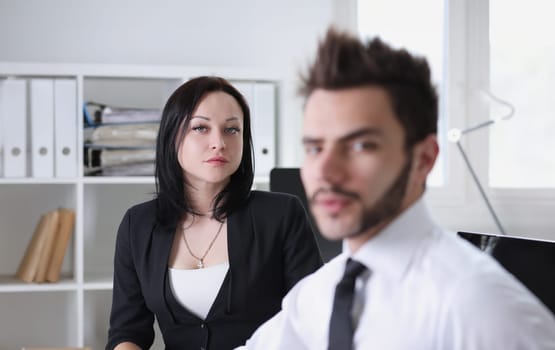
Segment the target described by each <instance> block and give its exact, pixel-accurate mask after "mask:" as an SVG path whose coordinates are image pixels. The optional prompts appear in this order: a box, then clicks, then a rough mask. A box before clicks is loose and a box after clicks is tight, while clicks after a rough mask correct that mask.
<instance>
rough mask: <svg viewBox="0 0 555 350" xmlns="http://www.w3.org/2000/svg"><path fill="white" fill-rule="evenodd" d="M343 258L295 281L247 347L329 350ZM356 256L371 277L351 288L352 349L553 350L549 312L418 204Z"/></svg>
mask: <svg viewBox="0 0 555 350" xmlns="http://www.w3.org/2000/svg"><path fill="white" fill-rule="evenodd" d="M349 256H350V252H349V251H348V250H347V251H345V252H344V253H343V254H341V255H339V256H338V257H336V258H335V259H333V260H332V261H330V262H329V263H327V264H326V265H324V266H323V267H322V268H321V269H320V270H318V271H317V272H315V273H314V274H312V275H310V276H308V277H306V278H304V279H303V280H302V281H300V282H299V283H298V284H297V285H296V286H295V287H294V288H293V289H292V290H291V291H290V292H289V294H288V295H287V296H286V297H285V299H284V301H283V305H282V311H281V312H280V313H278V314H277V315H276V316H274V317H273V318H272V319H270V320H269V321H267V322H266V323H265V324H264V325H262V326H261V327H260V328H259V329H258V330H257V331H256V332H255V334H254V335H253V336H252V338H251V339H250V340H249V341H248V342H247V344H246V346H245V347H244V348H246V349H264V350H271V349H284V350H285V349H287V350H291V349H295V350H297V349H322V350H324V349H327V345H328V327H329V319H330V315H331V310H332V304H333V295H334V290H335V286H336V284H337V282H338V281H339V280H340V279H341V277H342V275H343V272H344V269H345V263H346V260H347V258H348V257H349ZM352 257H353V259H355V260H358V261H360V262H361V263H363V264H364V265H366V266H367V267H368V268H369V270H370V273H368V274H366V275H363V276H361V277H360V278H359V280H358V281H357V284H358V285H357V287H356V289H355V293H357V294H356V295H355V298H356V299H355V303H354V307H355V310H354V312H353V313H354V314H355V315H357V314H358V315H360V319H358V320H357V321H358V327H357V328H356V330H355V335H354V345H355V349H380V350H393V349H395V350H401V349H403V350H405V349H411V350H463V349H465V350H478V349H480V350H492V349H503V350H513V349H514V350H516V349H519V350H524V349H526V350H539V349H551V350H552V349H555V318H554V317H553V315H552V314H551V313H550V312H549V311H548V309H547V308H546V307H545V306H543V304H541V303H540V302H539V301H538V299H537V298H536V297H535V296H533V295H532V294H531V293H530V292H528V291H527V290H526V289H525V288H524V287H523V286H522V285H521V284H520V282H518V281H517V280H516V279H515V278H514V277H513V276H512V275H510V274H508V273H507V272H505V270H503V269H502V267H501V266H500V265H499V264H498V263H497V262H496V261H495V260H493V259H492V258H491V257H490V256H488V255H486V254H484V253H482V252H480V251H479V250H477V249H476V248H474V247H473V246H471V245H470V243H468V242H466V241H465V240H463V239H461V238H459V237H457V236H456V235H455V234H454V233H453V232H445V231H443V230H441V229H440V228H439V227H438V226H437V225H436V224H435V223H434V222H433V221H432V219H431V217H430V215H429V214H428V210H427V208H426V206H425V204H424V202H423V200H419V201H417V202H416V203H415V204H414V205H413V206H412V207H410V208H409V209H408V210H406V211H405V212H404V213H402V214H401V216H400V217H398V218H397V219H396V220H395V221H394V222H392V223H391V224H390V225H389V226H388V227H386V228H385V229H384V230H383V231H382V232H381V233H380V234H379V235H377V236H376V237H374V238H372V239H371V240H369V241H368V242H367V243H365V244H364V245H363V246H362V247H361V248H360V249H359V250H358V251H357V252H356V253H355V254H354V255H353V256H352ZM368 276H369V277H368ZM365 279H366V280H367V282H366V283H365V282H364V281H365Z"/></svg>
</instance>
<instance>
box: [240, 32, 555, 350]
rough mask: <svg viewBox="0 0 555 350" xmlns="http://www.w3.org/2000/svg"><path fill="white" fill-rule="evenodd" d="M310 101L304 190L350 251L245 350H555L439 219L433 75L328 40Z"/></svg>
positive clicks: (494, 268)
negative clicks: (430, 198) (430, 196)
mask: <svg viewBox="0 0 555 350" xmlns="http://www.w3.org/2000/svg"><path fill="white" fill-rule="evenodd" d="M302 92H303V93H304V95H305V96H306V104H305V109H304V114H305V116H304V136H303V144H304V149H305V153H306V155H305V160H304V164H303V166H302V170H301V175H302V180H303V184H304V186H305V190H306V192H307V197H308V198H309V202H310V208H311V210H312V213H313V214H314V217H315V219H316V221H317V223H318V227H319V229H320V231H321V232H322V234H324V235H325V236H326V237H328V238H330V239H343V240H344V243H345V244H344V247H345V251H344V252H343V253H342V254H341V255H339V256H338V257H336V258H335V259H333V260H332V261H330V262H329V263H328V264H326V265H325V266H323V267H322V268H321V269H320V270H318V271H317V272H315V273H314V274H312V275H310V276H308V277H307V278H305V279H303V280H302V281H301V282H299V283H298V284H297V285H296V286H295V287H294V288H293V289H292V290H291V292H290V293H289V294H288V295H287V296H286V297H285V299H284V301H283V307H282V311H281V312H280V313H278V314H277V315H276V316H275V317H274V318H272V319H271V320H269V321H268V322H267V323H265V324H264V325H262V326H261V327H260V328H259V329H258V330H257V331H256V333H255V334H254V335H253V337H252V338H251V339H250V340H249V341H248V342H247V344H246V348H247V349H288V350H289V349H380V350H384V349H410V350H415V349H422V350H430V349H437V350H446V349H484V350H492V349H503V350H507V349H527V350H530V349H555V319H554V317H553V315H552V314H551V313H550V312H549V311H548V310H547V308H546V307H545V306H543V305H542V304H541V303H540V302H539V301H538V300H537V299H536V298H535V297H534V296H533V295H532V294H531V293H530V292H528V291H527V290H526V289H525V288H524V287H523V286H522V285H521V284H520V283H519V282H518V281H517V280H516V279H515V278H513V277H512V276H511V275H509V274H508V273H506V272H505V271H504V270H503V269H502V268H501V267H500V265H499V264H497V262H495V261H494V260H493V259H492V258H491V257H489V256H488V255H486V254H483V253H481V252H480V251H478V250H476V249H475V248H473V247H472V246H470V244H468V243H466V242H465V241H463V240H462V239H459V238H458V237H457V236H456V235H455V234H454V233H452V232H446V231H444V230H442V229H441V228H439V227H438V226H437V225H436V224H435V223H434V221H433V220H432V218H431V217H430V215H429V213H428V211H427V208H426V205H425V203H424V202H423V199H422V195H423V193H424V190H425V183H426V177H427V175H428V174H429V172H430V171H431V169H432V167H433V165H434V162H435V160H436V157H437V154H438V144H437V139H436V132H437V130H436V128H437V126H436V125H437V109H438V108H437V104H438V102H437V95H436V92H435V89H434V87H433V86H432V83H431V81H430V71H429V67H428V64H427V63H426V61H425V60H424V59H421V58H416V57H414V56H412V55H410V54H409V53H408V52H407V51H405V50H394V49H392V48H390V47H389V46H387V45H386V44H384V43H383V42H381V41H380V40H379V39H374V40H372V41H370V42H369V43H368V44H367V45H364V44H363V43H361V42H360V41H359V40H357V39H356V38H354V37H351V36H349V35H348V34H344V33H338V32H335V31H334V30H330V31H329V32H328V34H327V36H326V38H325V40H324V41H323V42H322V43H321V44H320V47H319V51H318V55H317V58H316V61H315V63H314V64H313V66H312V67H311V68H310V70H309V74H308V76H307V77H305V79H304V85H303V87H302Z"/></svg>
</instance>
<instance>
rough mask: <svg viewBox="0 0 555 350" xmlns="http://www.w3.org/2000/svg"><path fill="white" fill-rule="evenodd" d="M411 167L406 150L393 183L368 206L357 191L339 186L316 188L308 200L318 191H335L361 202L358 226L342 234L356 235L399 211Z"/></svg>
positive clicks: (409, 156) (351, 236) (312, 199)
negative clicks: (403, 162) (405, 156)
mask: <svg viewBox="0 0 555 350" xmlns="http://www.w3.org/2000/svg"><path fill="white" fill-rule="evenodd" d="M411 167H412V152H407V161H406V162H405V164H404V165H403V168H402V169H401V171H400V173H399V175H398V176H397V177H396V178H395V181H394V182H393V184H392V185H391V186H390V187H389V189H388V190H387V191H386V192H385V193H384V195H383V196H382V197H381V198H379V199H378V201H377V202H376V203H375V204H374V205H372V206H370V207H364V203H363V201H362V199H361V197H360V196H359V194H358V193H355V192H351V191H346V190H344V189H342V188H341V187H339V186H332V187H331V188H329V189H319V190H317V191H316V192H314V194H313V195H312V196H311V198H310V202H311V203H313V202H314V201H315V198H316V196H317V195H318V194H320V193H336V194H339V195H341V196H344V197H347V198H350V199H352V200H355V201H358V202H359V203H361V205H363V210H362V215H361V218H360V222H359V224H358V226H356V227H355V228H354V229H353V230H351V232H345V233H344V234H343V235H342V236H343V238H353V237H356V236H358V235H361V234H362V233H364V232H366V231H368V230H369V229H372V228H374V227H376V226H378V225H379V224H381V223H383V222H385V221H387V220H389V219H391V218H394V217H395V216H396V215H397V214H398V213H399V211H400V209H401V206H402V204H403V199H404V197H405V193H406V190H407V184H408V180H409V176H410V171H411ZM320 231H322V232H325V230H322V227H320Z"/></svg>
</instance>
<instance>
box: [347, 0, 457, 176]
mask: <svg viewBox="0 0 555 350" xmlns="http://www.w3.org/2000/svg"><path fill="white" fill-rule="evenodd" d="M357 6H358V8H357V24H358V28H357V30H358V34H359V35H360V36H361V37H362V38H363V39H368V38H373V37H376V36H379V37H381V38H382V39H383V40H384V41H385V42H387V43H388V44H390V45H392V46H394V47H398V48H401V47H402V48H406V49H407V50H409V51H410V52H412V53H416V54H418V55H421V56H424V57H426V59H427V60H428V63H429V64H430V67H431V70H432V79H433V81H434V83H435V84H436V86H437V88H438V92H439V94H440V95H443V93H442V92H443V87H444V86H445V75H444V59H443V58H444V47H445V45H444V41H445V37H444V32H445V30H444V15H443V0H421V1H406V0H359V1H358V4H357ZM399 9H402V11H400V10H399ZM440 104H441V105H440V122H439V130H438V132H439V136H440V137H439V142H440V145H443V144H444V143H445V142H446V138H445V137H443V135H445V134H446V132H445V130H446V126H447V125H446V118H445V117H444V114H445V113H443V111H444V108H443V99H441V98H440ZM442 148H444V147H442ZM445 149H446V148H445ZM444 164H445V154H444V153H443V152H442V153H441V156H440V158H439V159H438V162H436V166H435V168H434V169H433V171H432V173H431V174H430V176H429V177H428V185H430V186H441V185H443V183H444V174H445V166H444Z"/></svg>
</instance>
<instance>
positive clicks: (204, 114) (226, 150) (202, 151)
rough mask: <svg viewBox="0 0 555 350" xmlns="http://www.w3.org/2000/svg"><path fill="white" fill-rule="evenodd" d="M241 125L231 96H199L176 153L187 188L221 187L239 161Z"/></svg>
mask: <svg viewBox="0 0 555 350" xmlns="http://www.w3.org/2000/svg"><path fill="white" fill-rule="evenodd" d="M243 121H244V118H243V111H242V109H241V107H240V106H239V103H237V101H236V100H235V98H234V97H233V96H231V95H229V94H227V93H225V92H221V91H218V92H211V93H208V94H206V95H204V96H203V98H202V99H201V100H200V103H199V104H198V106H197V108H196V109H195V110H194V111H193V113H192V115H191V120H190V122H189V126H188V128H187V130H185V132H184V137H183V140H182V142H181V144H180V145H179V149H178V160H179V164H180V165H181V168H182V169H183V173H184V176H185V178H186V179H187V181H188V182H189V184H190V185H192V186H193V187H194V188H197V189H199V188H202V187H204V186H207V185H208V186H214V185H216V186H219V187H221V188H223V187H225V185H226V184H227V183H228V182H229V179H230V176H231V175H232V174H233V173H234V172H235V171H236V170H237V168H238V167H239V164H240V163H241V159H242V157H243Z"/></svg>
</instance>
